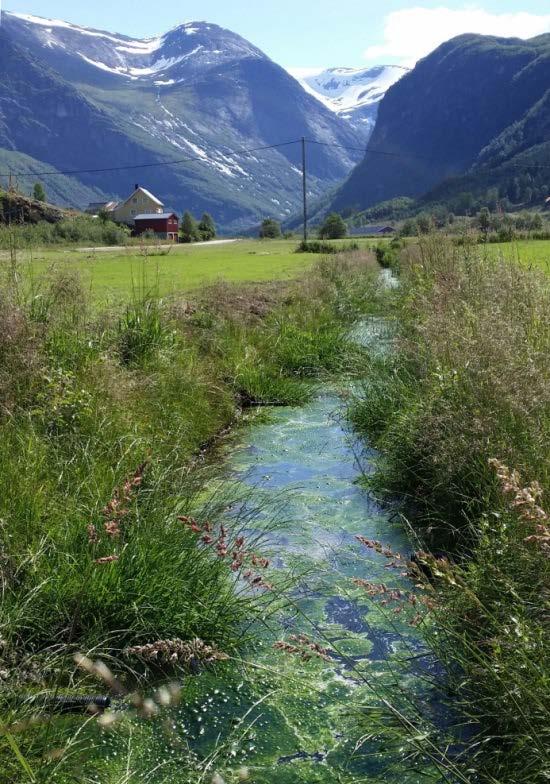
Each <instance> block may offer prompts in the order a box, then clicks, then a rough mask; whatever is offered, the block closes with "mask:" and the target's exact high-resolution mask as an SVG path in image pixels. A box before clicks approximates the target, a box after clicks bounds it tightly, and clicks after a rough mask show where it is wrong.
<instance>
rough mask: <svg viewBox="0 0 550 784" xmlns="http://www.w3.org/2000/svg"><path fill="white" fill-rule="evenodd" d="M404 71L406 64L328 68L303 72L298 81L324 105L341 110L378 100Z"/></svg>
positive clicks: (342, 111)
mask: <svg viewBox="0 0 550 784" xmlns="http://www.w3.org/2000/svg"><path fill="white" fill-rule="evenodd" d="M407 72H408V69H407V68H402V67H401V66H398V65H379V66H375V67H372V68H328V69H326V70H325V71H321V72H320V73H317V74H313V75H309V76H302V77H301V78H299V79H298V81H299V82H300V84H301V85H302V86H303V88H304V89H305V90H307V92H309V93H310V94H311V95H314V96H315V97H316V98H317V99H318V100H320V101H321V102H322V103H324V104H325V106H327V107H328V108H329V109H331V110H332V111H333V112H336V113H337V114H342V113H344V112H349V111H354V110H356V109H358V108H359V107H363V106H371V105H373V104H377V103H380V101H381V100H382V98H383V97H384V95H385V94H386V92H387V91H388V90H389V89H390V87H391V86H392V85H394V84H395V83H396V82H398V81H399V79H401V78H402V77H403V76H404V75H405V74H406V73H407Z"/></svg>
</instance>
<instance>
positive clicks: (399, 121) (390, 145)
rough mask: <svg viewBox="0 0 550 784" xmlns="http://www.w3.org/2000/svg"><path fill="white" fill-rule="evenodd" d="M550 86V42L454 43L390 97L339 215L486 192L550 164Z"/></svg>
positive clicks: (549, 38) (343, 192)
mask: <svg viewBox="0 0 550 784" xmlns="http://www.w3.org/2000/svg"><path fill="white" fill-rule="evenodd" d="M549 88H550V35H542V36H539V37H537V38H532V39H530V40H521V39H517V38H510V39H508V38H495V37H492V36H480V35H462V36H458V37H457V38H454V39H452V40H451V41H448V42H446V43H445V44H443V45H441V46H440V47H439V48H438V49H436V50H435V51H434V52H433V53H432V54H430V55H429V56H428V57H426V58H424V59H423V60H421V61H420V62H419V63H418V64H417V65H416V67H415V68H414V69H413V70H412V71H411V72H410V73H408V74H406V75H405V76H404V77H403V78H402V79H401V80H400V81H399V82H397V83H396V84H395V85H394V86H393V87H392V88H391V89H390V90H389V91H388V93H387V94H386V96H385V97H384V99H383V100H382V103H381V105H380V109H379V114H378V122H377V125H376V128H375V131H374V133H373V135H372V137H371V140H370V142H369V146H368V149H367V154H366V156H365V158H364V160H363V161H362V162H361V163H360V164H359V166H358V167H357V168H356V169H355V170H354V171H353V172H352V174H351V175H350V177H349V178H348V180H347V181H346V182H345V183H344V185H343V186H342V188H340V190H339V191H338V192H337V194H336V196H335V198H334V200H333V202H332V205H331V206H332V208H333V209H338V210H341V209H345V208H348V209H349V208H356V207H358V208H362V209H364V208H367V207H370V206H371V205H373V204H377V203H379V202H383V201H387V200H389V199H392V198H395V197H399V196H412V197H414V196H419V195H421V194H424V193H425V192H426V191H431V190H432V189H434V188H436V186H437V187H438V188H439V187H441V188H443V189H444V191H446V192H449V191H450V192H454V193H456V192H460V190H462V191H464V190H468V189H470V188H474V189H478V190H479V189H483V188H487V187H490V186H492V185H499V184H501V183H502V180H503V177H504V178H506V180H507V179H508V178H509V177H510V176H511V174H512V173H513V172H515V174H516V175H518V172H519V171H520V170H522V171H523V172H525V170H526V166H529V165H530V166H532V167H534V168H535V169H536V167H537V166H538V165H540V164H541V163H543V164H544V165H548V163H549V159H550V144H549V143H547V142H546V139H547V138H548V130H549V126H550V115H549V109H550V97H549V96H550V91H549ZM518 167H519V168H518ZM548 174H550V171H549V172H548ZM548 179H550V177H549V178H548ZM440 184H441V185H440ZM433 195H434V194H432V196H433Z"/></svg>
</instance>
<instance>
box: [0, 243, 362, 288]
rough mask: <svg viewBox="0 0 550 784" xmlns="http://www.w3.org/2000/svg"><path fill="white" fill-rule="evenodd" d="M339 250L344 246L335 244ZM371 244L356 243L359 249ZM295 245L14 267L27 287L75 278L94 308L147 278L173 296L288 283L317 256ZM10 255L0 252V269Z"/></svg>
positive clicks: (121, 251) (80, 255)
mask: <svg viewBox="0 0 550 784" xmlns="http://www.w3.org/2000/svg"><path fill="white" fill-rule="evenodd" d="M334 244H336V245H338V244H340V245H342V244H344V243H338V242H335V243H334ZM370 244H372V243H368V242H366V241H361V247H368V246H369V245H370ZM297 246H298V241H297V240H296V239H294V240H264V241H261V240H237V241H235V242H231V243H227V244H211V245H175V246H174V247H172V248H169V249H166V248H165V247H160V246H155V245H144V246H143V247H138V246H130V247H128V248H118V249H114V250H107V251H106V250H103V249H101V248H99V249H98V250H88V251H82V250H79V249H78V248H55V249H49V248H22V249H21V250H19V251H18V254H17V261H18V265H19V266H20V268H21V275H22V278H23V279H24V280H26V281H27V282H29V281H31V280H32V279H34V280H37V281H40V280H42V279H45V278H47V277H51V276H52V275H56V274H61V273H70V274H77V275H78V276H79V278H80V281H81V284H82V286H83V287H84V288H85V289H86V290H87V291H89V292H90V294H91V297H92V298H93V299H94V301H96V302H98V303H104V302H109V301H111V302H121V301H124V300H127V299H128V298H129V297H130V295H131V292H132V289H133V288H134V286H135V285H136V284H137V283H138V282H139V281H140V280H141V279H142V277H143V273H144V272H146V273H147V276H148V278H149V279H150V280H153V279H154V280H155V285H156V288H157V291H158V294H159V295H160V296H162V297H166V296H170V295H172V296H176V295H178V294H180V293H182V292H189V291H192V290H196V289H197V288H200V287H201V286H204V285H208V284H211V283H214V282H217V281H226V282H229V283H246V282H262V281H270V280H289V279H292V278H296V277H299V276H300V275H303V274H304V273H305V272H307V270H309V269H311V267H312V266H314V265H315V263H316V262H318V261H319V259H320V258H322V256H321V254H315V253H296V252H295V251H296V248H297ZM2 260H3V261H4V262H5V264H7V263H8V260H9V253H8V252H7V251H4V252H1V251H0V263H1V262H2Z"/></svg>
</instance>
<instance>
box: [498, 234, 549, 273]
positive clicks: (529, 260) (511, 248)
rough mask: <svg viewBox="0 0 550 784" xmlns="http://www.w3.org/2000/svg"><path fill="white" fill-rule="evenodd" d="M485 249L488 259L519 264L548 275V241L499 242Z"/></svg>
mask: <svg viewBox="0 0 550 784" xmlns="http://www.w3.org/2000/svg"><path fill="white" fill-rule="evenodd" d="M485 247H486V250H487V254H488V255H489V256H490V257H493V258H498V257H500V258H503V259H505V260H507V261H512V262H519V263H520V264H522V265H524V266H526V267H532V268H533V269H541V270H543V272H547V273H550V240H518V241H516V242H499V243H494V244H488V245H487V246H485Z"/></svg>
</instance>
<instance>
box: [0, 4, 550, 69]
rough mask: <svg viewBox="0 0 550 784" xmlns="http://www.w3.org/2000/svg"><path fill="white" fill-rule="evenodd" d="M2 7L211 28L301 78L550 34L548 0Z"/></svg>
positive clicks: (93, 21) (161, 27)
mask: <svg viewBox="0 0 550 784" xmlns="http://www.w3.org/2000/svg"><path fill="white" fill-rule="evenodd" d="M0 7H3V9H4V10H6V11H18V12H22V13H28V14H35V15H37V16H44V17H50V18H57V19H64V20H66V21H69V22H74V23H75V24H80V25H84V26H87V27H96V28H99V29H102V30H109V31H112V32H119V33H126V34H127V35H131V36H135V37H140V38H146V37H152V36H154V35H156V34H158V33H162V32H165V31H167V30H169V29H170V28H172V27H174V26H175V25H177V24H181V23H182V22H189V21H208V22H212V23H215V24H219V25H221V26H222V27H227V28H229V29H230V30H233V31H234V32H236V33H239V34H240V35H242V36H244V37H245V38H247V39H248V40H249V41H251V42H252V43H253V44H255V45H256V46H258V47H259V48H260V49H262V50H263V51H264V52H265V53H266V54H267V55H269V56H270V57H271V58H272V59H273V60H275V61H276V62H277V63H279V64H280V65H282V66H284V67H285V68H288V69H289V70H290V71H292V72H293V73H295V74H297V75H305V74H306V73H308V72H311V73H313V72H316V71H317V72H318V71H320V70H322V69H323V68H327V67H334V66H349V67H366V66H368V65H376V64H387V63H393V64H398V65H406V66H412V65H414V63H415V62H416V61H417V60H418V59H420V58H421V57H423V56H425V55H426V54H428V53H429V52H430V51H432V50H433V49H434V48H435V47H436V46H438V45H439V44H440V43H442V42H443V41H446V40H448V39H449V38H452V37H453V36H454V35H459V34H460V33H465V32H472V33H484V34H493V35H501V36H519V37H521V38H529V37H532V36H534V35H539V34H541V33H543V32H550V2H549V0H480V1H479V2H477V3H468V2H456V1H455V0H435V1H434V2H432V0H417V2H414V0H413V2H405V0H384V2H380V0H374V1H373V0H341V2H335V0H315V2H312V0H308V2H302V1H301V0H277V2H265V0H264V3H262V2H261V0H260V1H259V2H258V0H254V2H250V0H200V2H199V0H160V1H157V2H151V1H150V0H137V2H136V0H116V2H113V0H93V1H92V2H80V3H75V2H74V0H0Z"/></svg>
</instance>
